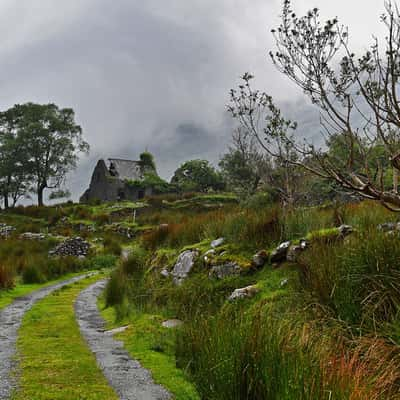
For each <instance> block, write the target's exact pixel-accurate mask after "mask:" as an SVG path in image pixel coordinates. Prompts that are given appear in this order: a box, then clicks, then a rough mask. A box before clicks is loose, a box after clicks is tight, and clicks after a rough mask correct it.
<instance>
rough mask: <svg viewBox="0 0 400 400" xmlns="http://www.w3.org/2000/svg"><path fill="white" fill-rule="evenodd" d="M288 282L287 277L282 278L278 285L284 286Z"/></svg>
mask: <svg viewBox="0 0 400 400" xmlns="http://www.w3.org/2000/svg"><path fill="white" fill-rule="evenodd" d="M288 283H289V279H282V280H281V283H280V286H281V287H285V286H286V285H287V284H288Z"/></svg>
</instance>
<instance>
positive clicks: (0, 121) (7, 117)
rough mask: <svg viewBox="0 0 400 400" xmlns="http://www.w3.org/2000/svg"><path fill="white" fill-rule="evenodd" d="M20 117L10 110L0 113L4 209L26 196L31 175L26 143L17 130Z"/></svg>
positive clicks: (0, 166) (0, 167)
mask: <svg viewBox="0 0 400 400" xmlns="http://www.w3.org/2000/svg"><path fill="white" fill-rule="evenodd" d="M20 118H21V115H20V114H18V113H17V112H15V110H14V109H10V110H7V111H4V112H1V113H0V191H1V195H2V196H3V200H4V207H5V208H8V207H9V199H10V198H11V200H12V206H14V205H15V204H16V202H17V201H18V199H19V198H20V197H21V196H24V195H26V194H27V192H28V190H29V183H30V180H31V173H30V170H29V167H28V163H29V157H28V152H27V149H26V143H25V142H24V141H23V140H22V138H21V134H20V131H19V130H18V126H19V121H20Z"/></svg>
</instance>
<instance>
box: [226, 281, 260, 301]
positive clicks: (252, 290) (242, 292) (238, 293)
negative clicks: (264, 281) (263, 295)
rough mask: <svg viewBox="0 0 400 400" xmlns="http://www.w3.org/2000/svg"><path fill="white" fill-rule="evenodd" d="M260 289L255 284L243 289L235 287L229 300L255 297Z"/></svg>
mask: <svg viewBox="0 0 400 400" xmlns="http://www.w3.org/2000/svg"><path fill="white" fill-rule="evenodd" d="M259 291H260V289H259V288H258V287H257V286H255V285H252V286H247V287H244V288H241V289H235V290H234V291H233V293H232V294H231V295H230V296H229V298H228V300H229V301H235V300H238V299H248V298H251V297H254V296H255V295H256V294H257V293H258V292H259Z"/></svg>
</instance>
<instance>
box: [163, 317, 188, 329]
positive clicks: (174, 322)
mask: <svg viewBox="0 0 400 400" xmlns="http://www.w3.org/2000/svg"><path fill="white" fill-rule="evenodd" d="M161 325H162V326H163V327H164V328H169V329H171V328H177V327H179V326H182V325H183V322H182V321H181V320H179V319H168V320H167V321H164V322H163V323H162V324H161Z"/></svg>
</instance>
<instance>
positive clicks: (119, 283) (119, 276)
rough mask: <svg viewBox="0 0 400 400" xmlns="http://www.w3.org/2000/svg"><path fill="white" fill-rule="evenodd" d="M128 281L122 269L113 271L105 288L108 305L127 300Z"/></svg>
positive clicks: (119, 303) (118, 303)
mask: <svg viewBox="0 0 400 400" xmlns="http://www.w3.org/2000/svg"><path fill="white" fill-rule="evenodd" d="M127 289H128V283H127V281H126V277H125V275H124V274H123V273H122V271H121V270H120V269H117V270H115V271H113V272H112V274H111V276H110V280H109V281H108V283H107V286H106V290H105V303H106V307H112V306H116V305H122V304H123V303H124V301H125V300H126V295H127Z"/></svg>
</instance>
